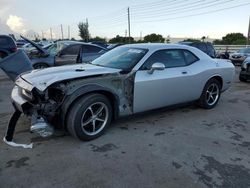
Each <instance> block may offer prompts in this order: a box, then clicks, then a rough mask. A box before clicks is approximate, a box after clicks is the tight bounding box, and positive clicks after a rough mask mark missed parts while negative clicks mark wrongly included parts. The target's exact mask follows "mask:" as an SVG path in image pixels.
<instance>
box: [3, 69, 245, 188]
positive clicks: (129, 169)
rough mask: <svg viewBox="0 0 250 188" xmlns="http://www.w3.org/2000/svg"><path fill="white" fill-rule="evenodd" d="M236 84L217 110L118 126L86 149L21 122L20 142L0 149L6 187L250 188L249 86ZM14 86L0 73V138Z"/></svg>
mask: <svg viewBox="0 0 250 188" xmlns="http://www.w3.org/2000/svg"><path fill="white" fill-rule="evenodd" d="M236 72H237V74H236V78H235V83H234V84H233V86H232V87H231V89H230V90H229V91H226V92H225V93H223V94H222V97H221V100H220V102H219V104H218V106H217V107H216V108H215V109H212V110H203V109H200V108H198V107H196V106H186V107H181V108H177V109H162V110H156V111H154V112H150V113H146V114H143V115H142V114H141V115H136V116H132V117H128V118H124V119H121V120H118V121H116V122H114V123H113V124H112V126H111V127H110V128H109V129H108V130H107V132H106V134H105V135H103V136H102V137H100V138H99V139H97V140H94V141H91V142H81V141H78V140H75V139H74V138H72V137H70V136H68V135H64V134H63V133H61V132H58V133H56V135H55V136H53V137H50V138H46V139H44V138H40V137H38V136H37V135H35V134H31V133H29V123H28V121H27V119H25V117H22V118H21V119H20V121H19V124H18V127H17V130H16V135H15V139H16V141H17V142H24V143H30V142H33V143H34V148H33V149H21V148H12V147H9V146H7V145H6V144H4V143H3V142H0V187H1V188H5V187H36V188H39V187H52V186H53V187H107V188H110V187H115V188H118V187H143V188H145V187H164V188H166V187H192V188H193V187H226V188H230V187H250V136H249V135H250V115H249V114H250V83H240V82H239V81H238V72H239V68H237V71H236ZM12 87H13V83H11V81H9V80H8V79H7V78H6V77H5V76H4V74H3V73H2V72H1V73H0V137H1V138H3V136H4V133H5V129H6V126H7V123H8V120H9V118H10V115H11V113H12V112H13V107H12V106H11V104H10V92H11V89H12Z"/></svg>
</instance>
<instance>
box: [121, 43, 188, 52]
mask: <svg viewBox="0 0 250 188" xmlns="http://www.w3.org/2000/svg"><path fill="white" fill-rule="evenodd" d="M121 47H134V48H145V49H149V50H155V49H161V48H162V49H168V48H169V49H173V48H178V49H188V48H189V47H188V46H185V45H182V44H166V43H139V44H126V45H123V46H121Z"/></svg>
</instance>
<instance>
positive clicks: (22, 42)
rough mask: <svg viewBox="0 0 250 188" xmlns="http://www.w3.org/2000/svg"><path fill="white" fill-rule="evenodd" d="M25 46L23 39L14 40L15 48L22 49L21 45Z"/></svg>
mask: <svg viewBox="0 0 250 188" xmlns="http://www.w3.org/2000/svg"><path fill="white" fill-rule="evenodd" d="M25 44H27V42H26V41H25V40H23V39H18V40H16V45H17V48H22V47H23V45H25Z"/></svg>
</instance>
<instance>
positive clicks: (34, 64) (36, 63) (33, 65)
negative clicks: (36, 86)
mask: <svg viewBox="0 0 250 188" xmlns="http://www.w3.org/2000/svg"><path fill="white" fill-rule="evenodd" d="M38 64H43V65H46V66H47V67H50V66H49V64H48V63H46V62H35V63H33V64H32V67H33V68H35V66H36V65H38Z"/></svg>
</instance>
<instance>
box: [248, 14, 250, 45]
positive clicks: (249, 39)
mask: <svg viewBox="0 0 250 188" xmlns="http://www.w3.org/2000/svg"><path fill="white" fill-rule="evenodd" d="M249 42H250V16H249V25H248V33H247V45H249Z"/></svg>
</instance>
